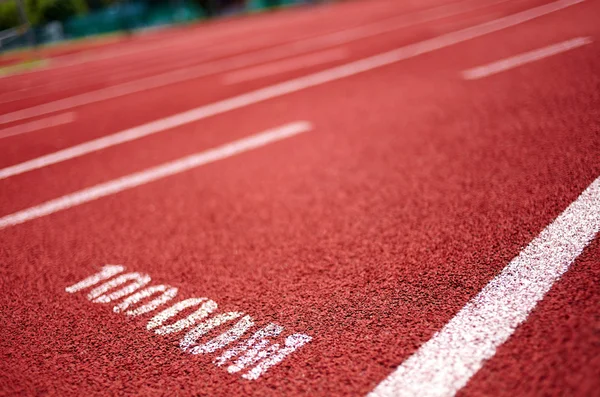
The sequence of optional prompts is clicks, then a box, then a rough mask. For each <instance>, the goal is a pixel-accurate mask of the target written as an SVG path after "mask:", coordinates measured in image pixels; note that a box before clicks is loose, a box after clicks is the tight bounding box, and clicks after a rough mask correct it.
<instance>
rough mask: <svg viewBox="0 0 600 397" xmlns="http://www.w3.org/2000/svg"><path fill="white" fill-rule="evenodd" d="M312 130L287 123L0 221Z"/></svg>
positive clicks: (0, 224) (42, 212)
mask: <svg viewBox="0 0 600 397" xmlns="http://www.w3.org/2000/svg"><path fill="white" fill-rule="evenodd" d="M310 129H312V125H311V124H310V123H309V122H307V121H298V122H295V123H290V124H286V125H284V126H282V127H278V128H274V129H272V130H268V131H265V132H262V133H260V134H256V135H252V136H249V137H247V138H243V139H240V140H237V141H234V142H231V143H228V144H226V145H223V146H219V147H217V148H214V149H210V150H207V151H204V152H200V153H197V154H194V155H191V156H188V157H184V158H182V159H179V160H175V161H172V162H169V163H166V164H162V165H159V166H157V167H153V168H149V169H146V170H144V171H141V172H137V173H134V174H130V175H127V176H124V177H121V178H118V179H114V180H112V181H109V182H105V183H101V184H99V185H96V186H92V187H90V188H87V189H83V190H80V191H78V192H75V193H71V194H68V195H66V196H62V197H59V198H57V199H54V200H50V201H47V202H45V203H43V204H40V205H37V206H35V207H31V208H28V209H26V210H23V211H19V212H16V213H14V214H10V215H7V216H4V217H2V218H0V229H3V228H5V227H9V226H13V225H17V224H19V223H23V222H27V221H29V220H32V219H36V218H40V217H42V216H46V215H50V214H53V213H55V212H58V211H62V210H65V209H68V208H71V207H75V206H78V205H81V204H84V203H87V202H89V201H93V200H96V199H99V198H101V197H106V196H110V195H112V194H116V193H118V192H121V191H123V190H127V189H131V188H134V187H136V186H140V185H144V184H146V183H149V182H152V181H155V180H158V179H162V178H166V177H168V176H171V175H175V174H178V173H181V172H184V171H187V170H190V169H192V168H196V167H199V166H201V165H204V164H208V163H212V162H215V161H218V160H222V159H225V158H227V157H231V156H234V155H236V154H239V153H242V152H246V151H248V150H252V149H256V148H259V147H261V146H265V145H267V144H269V143H273V142H276V141H279V140H282V139H285V138H289V137H292V136H294V135H297V134H300V133H302V132H305V131H309V130H310Z"/></svg>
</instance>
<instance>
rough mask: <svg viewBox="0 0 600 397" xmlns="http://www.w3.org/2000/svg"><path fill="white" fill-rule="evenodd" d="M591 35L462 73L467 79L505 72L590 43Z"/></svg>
mask: <svg viewBox="0 0 600 397" xmlns="http://www.w3.org/2000/svg"><path fill="white" fill-rule="evenodd" d="M591 42H592V39H591V38H590V37H577V38H575V39H571V40H567V41H563V42H561V43H557V44H553V45H550V46H547V47H543V48H539V49H537V50H533V51H528V52H524V53H521V54H518V55H515V56H512V57H509V58H505V59H502V60H500V61H496V62H492V63H489V64H487V65H483V66H478V67H476V68H472V69H468V70H465V71H464V72H463V73H462V74H463V77H464V78H465V79H466V80H475V79H480V78H483V77H487V76H491V75H493V74H496V73H500V72H504V71H506V70H509V69H513V68H516V67H518V66H522V65H525V64H527V63H531V62H535V61H539V60H540V59H544V58H547V57H549V56H552V55H557V54H560V53H562V52H566V51H569V50H572V49H574V48H578V47H581V46H584V45H586V44H590V43H591Z"/></svg>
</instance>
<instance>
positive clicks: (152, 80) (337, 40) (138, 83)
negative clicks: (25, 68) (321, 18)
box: [0, 0, 509, 124]
mask: <svg viewBox="0 0 600 397" xmlns="http://www.w3.org/2000/svg"><path fill="white" fill-rule="evenodd" d="M506 1H509V0H494V1H491V2H486V3H485V4H480V5H477V6H475V7H471V8H470V9H464V8H462V5H463V3H459V4H450V5H443V6H440V7H436V8H433V9H428V10H423V11H417V12H415V13H411V14H409V15H401V16H396V17H392V18H388V19H386V20H383V21H378V22H374V23H369V24H366V25H363V26H359V27H354V28H350V29H344V30H341V31H338V32H335V33H329V34H325V35H322V36H317V37H311V38H307V39H301V40H298V41H295V42H291V43H290V42H288V43H283V44H279V45H276V46H275V47H270V48H266V49H259V50H256V51H253V52H250V53H246V54H242V55H234V56H231V57H229V58H224V59H218V60H215V61H212V62H207V63H205V64H200V65H197V66H190V67H182V68H179V69H177V70H170V71H168V72H163V73H159V74H157V75H154V76H148V77H144V78H140V79H137V80H134V81H130V82H126V83H121V84H116V85H114V86H111V87H106V88H103V89H100V90H97V91H93V92H89V93H86V94H82V95H76V96H72V97H70V98H66V99H64V100H60V102H59V104H62V105H66V104H67V103H71V104H72V107H74V106H81V105H86V104H89V103H93V102H96V101H103V100H106V99H111V98H117V97H120V96H123V95H128V94H132V93H136V92H142V91H146V90H150V89H153V88H158V87H162V86H166V85H169V84H174V83H179V82H183V81H187V80H191V79H195V78H200V77H206V76H209V75H212V74H215V73H221V72H226V71H228V70H233V69H236V68H240V67H246V66H250V65H253V64H257V63H261V62H267V61H271V60H274V59H280V58H284V57H286V56H292V55H296V54H299V53H303V52H308V51H312V50H316V49H319V48H328V47H333V46H337V45H341V44H344V43H349V42H352V41H356V40H360V39H364V38H368V37H373V36H377V35H380V34H384V33H390V32H393V31H396V30H399V29H403V28H406V27H409V26H413V25H416V24H420V23H425V22H430V21H433V20H437V19H442V18H447V17H450V16H453V15H459V14H462V13H465V12H470V11H474V10H477V9H481V8H486V7H490V6H492V5H495V4H499V3H504V2H506ZM470 2H471V0H468V1H466V2H465V3H470ZM237 47H239V49H244V48H245V47H244V44H243V43H242V45H238V46H237ZM162 55H163V56H164V51H163V52H162ZM186 64H189V60H186ZM128 75H129V76H131V74H130V73H128ZM118 76H119V75H117V76H115V73H111V78H114V77H118ZM71 81H72V79H71ZM58 83H59V86H61V87H62V88H64V82H61V81H59V82H58ZM67 88H68V86H67ZM61 91H62V90H61ZM42 93H43V92H42ZM9 94H10V93H9ZM95 94H98V95H97V99H96V100H93V96H94V95H95ZM34 96H38V94H35V95H34ZM90 100H93V102H89V101H90ZM51 103H52V104H53V103H55V102H51ZM40 106H44V105H39V106H36V107H35V108H37V109H38V111H39V110H40V109H41V108H40ZM30 109H31V108H30ZM46 110H47V109H46ZM0 124H2V117H1V116H0Z"/></svg>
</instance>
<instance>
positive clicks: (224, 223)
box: [0, 0, 600, 396]
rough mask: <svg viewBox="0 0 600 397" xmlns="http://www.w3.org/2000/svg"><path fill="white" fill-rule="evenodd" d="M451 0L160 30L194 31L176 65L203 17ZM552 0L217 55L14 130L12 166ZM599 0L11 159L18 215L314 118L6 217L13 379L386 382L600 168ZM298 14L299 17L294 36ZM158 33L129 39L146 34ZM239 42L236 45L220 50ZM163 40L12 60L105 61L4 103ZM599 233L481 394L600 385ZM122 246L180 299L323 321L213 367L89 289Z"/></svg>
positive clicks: (5, 162) (61, 382)
mask: <svg viewBox="0 0 600 397" xmlns="http://www.w3.org/2000/svg"><path fill="white" fill-rule="evenodd" d="M444 3H449V2H444V1H441V0H437V1H427V2H416V1H415V2H409V1H406V2H403V1H397V2H392V1H387V2H384V1H381V2H380V1H377V2H372V3H371V2H368V3H366V2H346V3H340V4H333V5H327V6H323V7H318V8H316V9H309V8H300V9H292V10H285V11H283V12H277V13H270V14H266V15H260V16H253V17H252V18H244V19H241V20H228V21H222V22H217V23H214V24H212V23H211V24H208V25H207V26H201V27H192V28H188V29H184V30H180V29H175V30H168V31H164V32H157V33H153V35H154V37H153V42H154V41H156V42H162V41H164V42H165V43H168V42H169V41H173V42H175V43H179V44H177V45H178V47H176V48H178V51H174V53H173V54H172V58H169V60H168V61H164V60H163V61H162V62H163V63H162V65H163V66H161V67H164V69H165V70H168V68H169V62H172V63H173V64H176V63H177V62H180V61H182V59H184V58H186V56H188V54H189V52H190V51H193V48H194V41H193V40H192V39H193V38H194V37H196V36H192V35H198V37H201V35H202V34H205V33H206V34H209V33H210V34H214V35H215V36H217V37H219V36H220V35H223V36H226V37H231V40H234V39H235V40H243V39H248V38H247V37H246V36H247V33H246V32H247V30H249V29H254V27H259V26H262V28H260V29H262V30H259V31H258V33H257V34H259V35H262V36H261V37H263V38H265V40H266V38H268V37H269V36H272V37H273V40H275V41H277V42H282V41H285V40H293V39H296V38H298V37H302V36H305V37H306V36H317V35H319V34H322V33H326V32H332V31H336V30H341V29H344V28H349V27H353V26H359V25H360V24H363V23H368V22H369V23H370V22H374V21H378V20H382V19H384V18H386V17H389V16H390V15H402V14H407V13H410V12H414V11H416V10H427V9H431V8H433V7H435V6H438V5H440V4H444ZM545 3H546V1H538V0H522V1H509V2H505V3H499V4H496V5H491V6H490V7H486V8H481V9H478V10H476V11H471V12H467V13H464V14H461V15H458V16H454V17H448V18H442V19H440V20H436V21H430V22H426V23H422V24H417V25H415V26H411V27H407V28H404V29H399V30H397V31H393V32H389V33H385V34H381V35H378V36H374V37H370V38H365V39H361V40H357V41H353V42H350V43H348V44H345V45H344V46H343V47H345V48H347V49H348V51H349V58H348V59H346V60H339V61H335V62H331V63H329V64H327V65H319V66H313V67H309V68H303V69H301V70H297V71H291V72H286V73H282V74H277V75H273V76H268V77H265V78H261V79H257V80H252V81H248V82H245V83H241V84H235V85H223V84H222V78H223V76H224V73H217V74H215V75H212V76H207V77H204V78H197V79H193V80H190V81H187V82H184V83H177V84H172V85H168V86H165V87H162V88H157V89H152V90H148V91H144V92H140V93H135V94H131V95H127V96H123V97H119V98H114V99H110V100H106V101H102V102H98V103H95V104H90V105H84V106H80V107H76V108H74V109H71V110H70V111H73V112H76V115H77V119H76V120H75V121H74V122H73V123H71V124H67V125H63V126H58V127H52V128H48V129H44V130H40V131H35V132H31V133H28V134H23V135H17V136H13V137H9V138H4V139H0V153H1V154H2V155H1V156H0V166H1V167H6V166H10V165H13V164H17V163H20V162H22V161H26V160H29V159H32V158H36V157H38V156H41V155H44V154H48V153H52V152H54V151H56V150H59V149H63V148H67V147H70V146H73V145H75V144H78V143H82V142H86V141H89V140H91V139H94V138H97V137H101V136H105V135H110V134H112V133H115V132H118V131H121V130H124V129H126V128H130V127H134V126H137V125H140V124H143V123H146V122H149V121H153V120H156V119H159V118H162V117H166V116H169V115H172V114H176V113H179V112H182V111H185V110H188V109H191V108H194V107H197V106H201V105H203V104H208V103H212V102H215V101H217V100H220V99H224V98H229V97H232V96H235V95H239V94H242V93H245V92H248V91H251V90H253V89H257V88H261V87H264V86H267V85H270V84H274V83H277V82H281V81H286V80H289V79H291V78H294V77H298V76H302V75H305V74H308V73H311V72H315V71H319V70H323V69H326V68H328V67H331V66H333V65H340V64H344V63H346V62H349V61H350V60H355V59H361V58H364V57H367V56H370V55H374V54H377V53H380V52H384V51H388V50H391V49H394V48H397V47H400V46H403V45H407V44H410V43H414V42H418V41H421V40H425V39H428V38H431V37H435V36H439V35H441V34H444V33H447V32H452V31H455V30H458V29H461V28H464V27H468V26H472V25H476V24H479V23H482V22H485V21H489V20H493V19H497V18H500V17H502V16H504V15H509V14H513V13H515V12H518V11H521V10H525V9H529V8H532V7H534V6H536V5H540V4H545ZM370 7H372V8H370ZM313 13H314V14H313ZM599 13H600V4H599V3H598V2H597V1H586V2H583V3H581V4H578V5H576V6H573V7H570V8H567V9H565V10H562V11H559V12H556V13H552V14H549V15H546V16H544V17H541V18H538V19H535V20H533V21H530V22H527V23H524V24H520V25H517V26H514V27H511V28H509V29H506V30H502V31H499V32H496V33H493V34H491V35H486V36H483V37H480V38H476V39H473V40H469V41H467V42H464V43H461V44H457V45H453V46H450V47H447V48H443V49H440V50H438V51H434V52H431V53H428V54H424V55H421V56H419V57H415V58H412V59H408V60H405V61H402V62H399V63H395V64H392V65H388V66H385V67H381V68H378V69H375V70H372V71H368V72H365V73H361V74H357V75H354V76H351V77H347V78H344V79H341V80H337V81H333V82H329V83H327V84H324V85H320V86H316V87H312V88H309V89H306V90H303V91H299V92H296V93H293V94H289V95H285V96H282V97H279V98H275V99H271V100H267V101H264V102H261V103H257V104H253V105H250V106H247V107H244V108H240V109H237V110H233V111H230V112H227V113H224V114H221V115H217V116H213V117H210V118H206V119H203V120H200V121H198V122H194V123H190V124H188V125H185V126H181V127H177V128H174V129H170V130H167V131H163V132H159V133H157V134H154V135H151V136H148V137H145V138H142V139H138V140H135V141H131V142H128V143H125V144H121V145H117V146H114V147H111V148H107V149H105V150H101V151H97V152H94V153H91V154H88V155H85V156H82V157H78V158H74V159H71V160H68V161H65V162H62V163H57V164H54V165H50V166H48V167H44V168H40V169H37V170H33V171H30V172H27V173H24V174H21V175H17V176H13V177H10V178H7V179H3V180H0V191H1V192H2V193H1V194H0V214H1V215H2V216H4V215H8V214H11V213H14V212H16V211H19V210H23V209H26V208H29V207H31V206H34V205H38V204H40V203H43V202H45V201H47V200H51V199H53V198H56V197H60V196H62V195H65V194H69V193H71V192H74V191H77V190H80V189H83V188H85V187H89V186H93V185H96V184H98V183H102V182H106V181H109V180H112V179H114V178H118V177H121V176H124V175H128V174H130V173H132V172H137V171H140V170H143V169H146V168H148V167H152V166H156V165H158V164H162V163H164V162H167V161H171V160H175V159H178V158H181V157H184V156H186V155H189V154H192V153H197V152H201V151H203V150H206V149H209V148H212V147H215V146H218V145H221V144H224V143H228V142H231V141H233V140H236V139H240V138H243V137H245V136H248V135H252V134H255V133H258V132H261V131H264V130H266V129H269V128H273V127H277V126H280V125H283V124H286V123H289V122H292V121H297V120H307V121H309V122H311V123H312V125H313V126H314V129H313V130H312V131H309V132H306V133H303V134H300V135H298V136H296V137H293V138H290V139H286V140H283V141H281V142H277V143H274V144H271V145H268V146H265V147H262V148H260V149H257V150H254V151H250V152H246V153H242V154H240V155H237V156H233V157H230V158H227V159H225V160H222V161H218V162H215V163H211V164H208V165H205V166H202V167H199V168H196V169H193V170H190V171H187V172H184V173H181V174H178V175H175V176H171V177H168V178H166V179H162V180H158V181H155V182H152V183H150V184H147V185H143V186H139V187H136V188H134V189H131V190H127V191H124V192H121V193H118V194H115V195H111V196H108V197H105V198H102V199H99V200H96V201H93V202H90V203H87V204H83V205H81V206H77V207H74V208H71V209H68V210H65V211H62V212H58V213H55V214H52V215H49V216H46V217H42V218H39V219H35V220H32V221H29V222H26V223H23V224H21V225H16V226H12V227H9V228H6V229H3V230H0V263H1V264H2V266H0V288H1V289H2V291H3V293H2V294H1V295H0V311H1V319H2V327H0V336H1V338H0V353H1V354H2V356H1V358H0V384H1V385H2V386H1V387H0V391H1V392H4V393H6V394H24V395H39V394H46V393H48V394H57V395H85V394H92V395H98V394H147V395H207V396H208V395H211V396H213V395H214V396H231V395H257V396H259V395H260V396H282V395H289V396H296V395H298V396H321V395H322V396H338V395H340V396H342V395H348V396H354V395H365V394H367V393H368V392H369V391H371V390H372V389H373V388H374V387H375V386H376V385H377V384H378V383H379V382H381V381H382V380H383V379H384V378H386V377H387V376H388V375H389V374H390V373H391V372H392V371H393V370H394V369H395V368H396V367H397V366H398V365H399V364H401V363H402V362H403V361H404V360H405V359H406V358H408V357H409V356H410V355H411V354H412V353H414V352H415V351H416V349H418V348H419V346H421V345H422V344H423V343H425V342H426V341H427V340H429V339H430V338H431V336H432V335H433V334H434V333H435V332H436V331H438V330H440V329H441V328H442V327H443V326H444V325H445V324H446V323H447V322H448V321H449V320H450V319H451V318H452V317H453V316H454V315H455V314H456V313H457V312H458V311H459V310H460V309H461V308H462V307H463V306H464V305H465V303H467V302H468V301H469V299H471V298H472V297H473V296H474V295H475V294H477V293H478V292H479V291H480V290H481V289H482V288H483V287H484V286H485V285H486V284H487V283H488V282H489V281H490V280H491V279H492V278H493V277H494V276H495V275H497V274H498V273H499V272H500V270H501V269H502V268H504V266H506V264H507V263H508V262H510V260H511V259H512V258H514V257H515V256H516V255H518V253H519V252H520V251H521V249H522V248H523V247H525V246H526V245H527V244H529V242H531V240H532V239H533V238H535V237H536V236H537V235H538V234H539V233H540V231H541V230H542V229H544V227H546V226H547V225H548V224H549V223H550V222H552V221H553V219H555V218H556V216H558V215H559V214H560V213H561V212H562V211H563V210H564V209H565V208H566V207H567V206H568V205H569V204H570V203H571V202H573V201H574V200H575V199H576V198H577V197H578V195H579V194H580V193H581V192H582V191H583V190H584V189H585V188H586V187H587V186H588V185H589V184H590V183H591V182H592V181H594V180H595V179H596V178H597V177H598V176H600V155H599V153H600V89H599V87H600V51H598V48H599V47H598V45H599V44H598V43H597V41H598V40H600V25H598V24H597V17H596V16H597V15H598V14H599ZM313 15H314V17H313ZM327 21H330V24H329V25H328V24H327V23H326V22H327ZM286 25H289V27H290V28H289V30H288V32H289V33H285V32H284V33H281V32H282V31H281V26H286ZM257 29H258V28H257ZM186 35H188V36H186ZM277 36H278V37H277ZM579 36H585V37H588V36H589V37H591V38H592V39H593V40H594V42H593V43H592V44H590V45H586V46H583V47H581V48H577V49H574V50H572V51H569V52H566V53H562V54H558V55H556V56H553V57H549V58H545V59H542V60H540V61H537V62H534V63H530V64H527V65H524V66H522V67H519V68H516V69H511V70H508V71H506V72H503V73H499V74H497V75H493V76H489V77H487V78H484V79H481V80H473V81H467V80H463V79H462V77H461V72H462V71H463V70H465V69H468V68H471V67H475V66H479V65H483V64H486V63H489V62H493V61H496V60H499V59H502V58H505V57H509V56H512V55H515V54H518V53H521V52H525V51H530V50H533V49H536V48H539V47H543V46H547V45H550V44H554V43H556V42H559V41H564V40H567V39H571V38H574V37H579ZM144 40H146V39H143V38H135V37H134V38H133V39H131V40H129V41H128V42H126V43H121V44H119V46H121V47H122V48H125V49H135V48H137V47H138V46H141V45H145V43H146V41H144ZM249 40H254V39H249ZM260 40H262V38H261V39H260ZM260 40H258V41H260ZM226 45H229V44H226ZM128 46H130V47H128ZM269 46H270V44H269V43H268V42H266V41H265V45H264V46H263V47H264V48H268V47H269ZM107 51H108V49H107ZM157 51H158V50H156V51H153V52H152V53H153V54H155V55H156V54H159V53H160V51H158V52H157ZM221 51H222V52H221ZM246 52H248V51H247V50H237V52H235V53H232V54H231V55H235V54H243V53H246ZM299 55H301V54H299ZM211 56H212V55H211ZM225 56H228V55H225V50H215V55H214V57H215V59H219V58H221V57H225ZM136 57H139V58H136ZM148 58H150V54H145V55H144V54H139V55H138V56H134V55H127V56H123V57H116V58H111V59H104V60H98V61H94V62H89V63H85V64H81V65H73V66H69V67H66V68H56V69H52V68H50V69H48V70H43V71H38V72H34V73H31V74H29V75H21V76H15V77H12V78H7V79H3V80H0V87H4V88H3V90H4V89H6V90H7V91H6V92H9V91H10V90H14V89H18V88H19V87H22V84H25V85H27V84H28V81H31V79H41V80H43V79H44V78H46V77H45V76H47V78H50V79H52V78H56V79H65V77H64V76H65V74H67V75H68V71H69V70H72V71H75V70H78V71H79V72H81V71H82V70H83V71H85V68H87V67H89V68H96V67H97V69H90V70H97V71H98V73H100V74H99V75H98V76H99V77H98V79H97V81H96V80H95V78H94V74H93V73H91V72H90V78H89V82H87V83H85V84H82V85H81V86H75V87H72V88H69V90H68V91H61V92H50V93H47V94H44V95H43V96H40V97H37V98H34V99H31V100H21V101H15V102H11V103H7V104H1V105H0V107H1V109H2V112H1V113H2V114H4V113H9V112H12V111H15V110H19V109H25V108H28V107H30V106H34V105H36V104H39V103H44V102H49V101H52V100H55V99H59V98H62V97H65V96H70V95H73V94H76V93H82V92H86V91H88V90H90V89H94V88H98V87H101V86H103V84H106V81H104V80H102V79H104V78H108V77H110V74H107V73H106V72H102V70H103V69H104V68H111V67H114V68H115V70H116V71H115V73H117V71H118V68H121V67H124V66H125V65H126V64H127V63H128V62H130V61H131V62H134V61H135V62H136V63H135V64H136V65H143V64H144V62H146V61H147V59H148ZM136 59H138V61H139V63H137V62H138V61H136ZM65 70H67V71H65ZM61 76H62V77H61ZM103 76H104V77H103ZM59 81H63V80H59ZM64 81H65V84H67V83H68V80H67V79H65V80H64ZM78 87H79V88H78ZM3 92H4V91H3ZM25 121H28V120H25ZM22 122H24V121H20V122H14V123H11V124H7V125H4V126H2V127H3V128H4V127H8V126H12V125H18V124H20V123H22ZM599 242H600V240H599V239H598V236H597V237H596V238H595V240H594V241H593V242H592V244H591V245H590V246H588V247H587V249H586V250H585V251H584V253H583V254H582V255H581V256H580V257H579V258H578V259H577V260H576V261H575V263H574V264H573V265H572V267H571V269H570V270H569V271H568V272H567V273H566V274H565V275H564V276H563V278H562V279H560V280H559V281H558V282H557V283H556V284H555V285H554V286H553V288H552V289H551V291H550V292H549V293H548V294H547V296H546V297H545V298H544V299H543V300H542V301H541V302H540V304H539V305H538V307H537V308H536V309H535V310H534V311H533V313H532V314H531V315H530V317H529V318H528V320H527V321H526V322H525V323H524V324H522V325H521V326H520V327H519V328H518V329H517V331H516V332H515V333H514V334H513V336H512V337H511V338H510V339H509V341H508V342H507V343H505V344H504V345H502V346H500V347H499V348H498V351H497V353H496V355H495V356H494V357H493V358H492V359H490V360H489V361H488V362H487V363H486V364H485V365H484V367H483V368H482V369H481V370H480V371H479V372H478V373H477V374H476V375H475V376H474V377H473V378H472V379H471V380H470V382H469V383H468V384H467V386H466V387H465V388H463V389H462V390H461V391H460V392H459V395H460V396H480V395H481V396H483V395H535V396H537V395H540V396H541V395H553V396H560V395H573V396H590V395H598V394H597V393H598V391H597V390H600V383H599V381H598V379H600V377H599V376H598V374H599V371H600V361H599V360H598V357H599V356H600V354H599V353H600V349H599V343H600V341H599V339H598V323H599V318H600V310H599V309H598V305H597V302H598V299H599V298H600V288H599V285H600V273H599V267H598V264H599V259H598V258H600V245H599ZM107 263H120V264H123V265H125V266H127V269H128V270H129V271H139V272H144V273H148V274H149V275H151V276H152V280H153V282H152V284H169V285H173V286H176V287H178V288H179V289H180V292H179V296H178V298H177V299H178V300H179V299H183V298H189V297H199V296H207V297H210V298H211V299H213V300H215V301H216V302H218V303H219V309H220V310H223V311H233V310H236V311H244V312H245V313H248V314H250V315H252V317H253V318H254V319H255V320H256V322H257V324H258V325H260V326H262V325H266V324H268V323H269V322H275V323H278V324H281V325H283V326H284V327H285V331H284V333H285V334H289V333H293V332H299V333H305V334H308V335H310V336H312V338H313V340H312V341H311V342H310V343H309V344H307V345H305V346H303V347H302V348H300V349H299V350H298V351H296V352H295V353H293V354H292V355H290V356H289V357H288V358H286V360H285V361H284V362H282V363H281V364H280V365H278V366H275V367H273V368H271V369H269V371H268V373H267V374H266V375H264V376H263V377H261V378H260V379H259V380H257V381H247V380H244V379H241V378H240V377H239V376H236V375H231V374H228V373H227V372H226V371H224V370H223V369H221V368H217V367H215V366H214V365H213V364H212V363H211V361H212V359H213V358H214V357H213V356H208V355H207V356H202V355H190V354H185V353H183V352H182V351H181V350H180V349H179V344H178V343H179V339H180V338H181V335H180V334H176V335H173V336H170V335H166V336H160V335H155V334H153V333H150V332H148V331H146V328H145V324H146V321H147V320H148V317H139V318H134V319H131V318H127V317H125V316H121V315H117V314H115V313H113V312H112V310H111V307H112V305H98V304H93V303H91V302H90V301H88V300H87V299H86V298H85V293H78V294H67V293H65V290H64V289H65V287H66V286H68V285H71V284H73V283H75V282H77V281H79V280H81V279H83V278H85V277H87V276H89V275H91V274H93V273H96V272H97V271H98V270H99V269H100V267H101V266H102V265H104V264H107ZM215 335H216V334H215Z"/></svg>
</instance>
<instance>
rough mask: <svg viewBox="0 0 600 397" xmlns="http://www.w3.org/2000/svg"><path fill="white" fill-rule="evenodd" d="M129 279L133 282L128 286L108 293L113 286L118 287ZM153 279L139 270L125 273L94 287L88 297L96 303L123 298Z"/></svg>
mask: <svg viewBox="0 0 600 397" xmlns="http://www.w3.org/2000/svg"><path fill="white" fill-rule="evenodd" d="M127 281H133V282H132V283H131V284H129V285H127V286H126V287H123V288H121V289H120V290H118V291H114V292H111V293H110V294H107V292H108V291H109V290H111V289H113V288H116V287H118V286H119V285H121V284H124V283H126V282H127ZM150 281H152V279H151V278H150V276H148V275H147V274H140V273H137V272H134V273H127V274H123V275H121V276H119V277H117V278H115V279H112V280H110V281H107V282H105V283H104V284H102V285H100V286H99V287H96V288H94V289H93V290H92V291H91V292H90V293H89V294H88V299H89V300H91V301H92V302H94V303H109V302H112V301H114V300H117V299H121V298H122V297H124V296H127V295H129V294H132V293H133V292H135V291H137V290H138V289H140V288H142V287H143V286H144V285H146V284H148V283H149V282H150Z"/></svg>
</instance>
